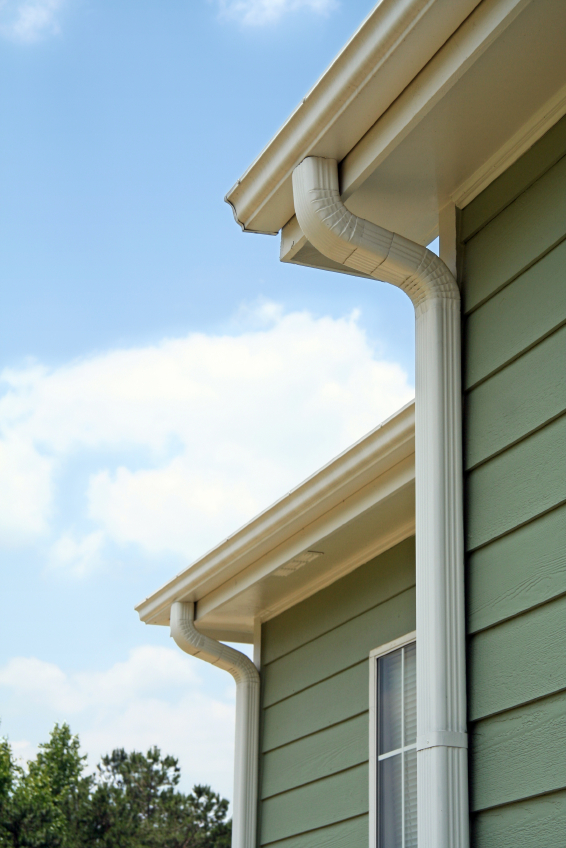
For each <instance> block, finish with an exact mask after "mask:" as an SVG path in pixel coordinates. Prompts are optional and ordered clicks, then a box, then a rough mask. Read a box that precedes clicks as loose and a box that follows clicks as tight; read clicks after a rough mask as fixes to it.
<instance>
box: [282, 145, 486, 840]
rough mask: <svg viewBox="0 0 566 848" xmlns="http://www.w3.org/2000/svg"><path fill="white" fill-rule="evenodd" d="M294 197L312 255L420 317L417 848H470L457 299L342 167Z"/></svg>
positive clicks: (324, 163) (304, 178) (315, 174)
mask: <svg viewBox="0 0 566 848" xmlns="http://www.w3.org/2000/svg"><path fill="white" fill-rule="evenodd" d="M293 194H294V203H295V211H296V215H297V219H298V221H299V224H300V227H301V230H302V231H303V233H304V234H305V236H306V237H307V239H308V240H309V242H310V243H311V244H312V245H314V247H315V248H316V249H317V250H319V251H320V252H321V253H322V254H324V255H325V256H327V257H328V258H330V259H332V260H333V261H334V262H337V263H340V264H342V265H343V266H345V268H353V269H355V270H357V271H361V272H363V273H364V274H367V275H369V276H371V277H373V278H375V279H376V280H382V281H384V282H388V283H391V284H393V285H395V286H398V287H399V288H401V289H402V290H403V291H404V292H406V294H407V295H408V296H409V297H410V298H411V301H412V302H413V305H414V307H415V319H416V420H415V463H416V584H417V586H416V594H417V601H416V606H417V610H416V613H417V614H416V618H417V773H418V782H417V787H418V788H417V791H418V844H419V848H467V846H468V844H469V823H468V767H467V732H466V669H465V662H466V651H465V619H464V565H463V559H464V557H463V506H462V448H461V439H462V422H461V386H460V293H459V290H458V286H457V284H456V281H455V279H454V277H453V275H452V274H451V272H450V271H449V269H448V268H447V267H446V265H445V264H444V262H442V260H440V259H439V258H438V257H437V256H436V255H435V254H434V253H432V252H431V251H429V250H427V249H426V248H425V247H422V246H421V245H419V244H416V243H415V242H412V241H409V240H408V239H406V238H404V237H402V236H399V235H397V234H395V233H392V232H389V231H388V230H386V229H383V228H382V227H379V226H377V225H375V224H372V223H371V222H369V221H365V220H363V219H362V218H358V217H356V216H355V215H353V214H352V213H351V212H350V211H349V210H348V209H346V207H345V206H344V204H343V203H342V200H341V197H340V191H339V184H338V166H337V162H336V161H335V160H333V159H323V158H319V157H309V158H306V159H305V160H304V161H303V162H302V163H301V164H300V165H299V166H298V167H297V168H296V169H295V171H294V173H293Z"/></svg>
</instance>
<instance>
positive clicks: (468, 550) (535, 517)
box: [466, 498, 566, 554]
mask: <svg viewBox="0 0 566 848" xmlns="http://www.w3.org/2000/svg"><path fill="white" fill-rule="evenodd" d="M564 504H566V498H563V499H562V500H561V501H559V503H555V504H552V506H550V507H548V509H543V510H542V512H537V514H536V515H532V516H531V517H530V518H527V519H526V521H520V522H519V524H515V525H513V527H509V528H508V529H507V530H504V531H503V532H502V533H499V534H497V535H496V536H492V537H491V539H486V541H485V542H480V544H479V545H475V546H474V547H472V548H466V554H473V553H475V552H476V551H480V550H481V549H482V548H486V547H487V546H488V545H491V543H492V542H497V541H498V540H499V539H503V538H504V537H505V536H509V535H510V534H511V533H514V532H515V531H516V530H520V529H521V527H526V526H527V525H528V524H532V523H533V521H538V519H539V518H542V517H543V516H544V515H548V514H549V513H551V512H554V510H555V509H560V507H561V506H564Z"/></svg>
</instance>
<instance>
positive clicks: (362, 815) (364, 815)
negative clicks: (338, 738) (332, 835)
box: [260, 790, 556, 848]
mask: <svg viewBox="0 0 566 848" xmlns="http://www.w3.org/2000/svg"><path fill="white" fill-rule="evenodd" d="M555 791H556V790H555ZM367 816H368V814H367V813H358V814H357V815H355V816H348V817H347V818H345V819H340V821H337V822H331V824H324V825H322V827H311V828H310V829H308V830H301V832H300V833H293V834H292V835H291V836H283V837H281V839H272V840H271V842H261V843H260V844H261V846H262V848H266V846H267V845H277V844H278V843H280V842H286V841H287V840H288V839H296V838H297V837H299V836H303V834H305V833H315V832H316V831H317V830H328V829H329V828H331V827H337V826H338V825H340V824H342V823H343V822H347V821H354V819H365V818H367Z"/></svg>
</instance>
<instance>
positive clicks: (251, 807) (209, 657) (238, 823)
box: [171, 601, 260, 848]
mask: <svg viewBox="0 0 566 848" xmlns="http://www.w3.org/2000/svg"><path fill="white" fill-rule="evenodd" d="M194 619H195V605H194V604H193V603H182V602H180V601H176V602H175V603H174V604H172V606H171V636H172V637H173V639H174V640H175V642H176V643H177V645H178V646H179V648H181V650H182V651H185V652H186V653H187V654H191V656H193V657H198V658H199V659H200V660H204V661H205V662H208V663H211V665H215V666H217V667H218V668H222V669H224V671H227V672H229V673H230V674H231V675H232V677H233V678H234V680H235V681H236V738H235V750H234V802H233V815H232V848H255V844H256V821H257V775H258V754H259V752H258V742H259V686H260V680H259V672H258V670H257V668H256V667H255V665H254V664H253V662H252V661H251V660H250V659H249V658H248V657H247V656H246V655H245V654H242V653H241V651H236V650H235V649H234V648H230V647H229V646H228V645H224V644H222V642H217V641H216V640H215V639H211V638H210V637H209V636H204V635H203V634H202V633H199V631H198V630H197V629H196V627H195V625H194Z"/></svg>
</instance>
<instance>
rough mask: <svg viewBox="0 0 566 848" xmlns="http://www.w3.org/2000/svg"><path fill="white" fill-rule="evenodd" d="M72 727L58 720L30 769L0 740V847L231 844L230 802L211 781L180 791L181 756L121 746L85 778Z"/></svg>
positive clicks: (214, 847) (198, 847)
mask: <svg viewBox="0 0 566 848" xmlns="http://www.w3.org/2000/svg"><path fill="white" fill-rule="evenodd" d="M85 766H86V757H85V756H84V755H82V754H81V753H80V743H79V738H78V736H73V735H72V733H71V730H70V728H69V726H68V725H66V724H63V725H61V726H59V725H58V724H56V725H55V727H54V728H53V731H52V732H51V736H50V738H49V741H48V742H46V743H45V744H43V745H40V749H39V753H38V755H37V757H36V758H35V760H32V761H30V762H29V763H28V765H27V768H26V769H23V768H22V767H21V766H19V765H18V764H17V763H16V762H15V760H14V757H13V755H12V751H11V749H10V745H9V743H8V742H7V741H6V740H5V739H0V846H2V848H90V847H91V846H92V848H229V845H230V835H231V822H230V821H227V819H226V815H227V812H228V801H227V800H226V799H223V798H221V797H220V795H218V794H217V793H215V792H213V791H212V790H211V788H210V787H209V786H200V785H197V786H195V787H194V788H193V791H192V792H190V793H188V794H184V793H183V792H180V791H179V790H178V788H177V787H178V784H179V781H180V777H181V771H180V768H179V764H178V761H177V760H176V759H175V758H174V757H171V756H168V755H165V756H163V755H162V754H161V751H160V750H159V748H156V747H154V748H150V750H149V751H148V752H147V754H142V753H140V752H138V751H132V752H130V753H127V752H126V751H125V750H124V749H123V748H117V749H116V750H114V751H113V752H112V753H111V754H109V755H107V756H105V757H102V760H101V762H100V763H99V765H98V767H97V770H96V773H95V774H94V775H90V776H89V775H85V774H84V771H85Z"/></svg>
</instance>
